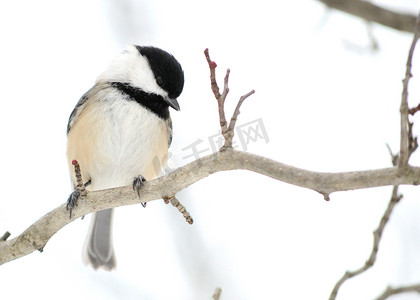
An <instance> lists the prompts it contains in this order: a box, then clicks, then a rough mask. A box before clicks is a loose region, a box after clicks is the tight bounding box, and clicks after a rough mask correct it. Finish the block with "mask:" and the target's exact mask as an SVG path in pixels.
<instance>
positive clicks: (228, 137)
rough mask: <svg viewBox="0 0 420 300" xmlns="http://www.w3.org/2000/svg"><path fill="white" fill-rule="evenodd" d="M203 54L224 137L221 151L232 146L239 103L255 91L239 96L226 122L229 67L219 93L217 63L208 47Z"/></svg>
mask: <svg viewBox="0 0 420 300" xmlns="http://www.w3.org/2000/svg"><path fill="white" fill-rule="evenodd" d="M204 55H205V56H206V59H207V63H208V65H209V69H210V84H211V90H212V91H213V94H214V97H215V98H216V100H217V104H218V107H219V121H220V127H221V129H222V135H223V138H224V139H225V143H224V145H223V146H222V148H221V149H220V150H221V151H223V150H224V149H226V148H232V140H233V136H234V130H235V125H236V121H237V119H238V115H239V113H240V108H241V105H242V103H243V102H244V101H245V99H247V98H248V97H249V96H251V95H252V94H254V93H255V90H252V91H250V92H249V93H247V94H245V95H243V96H241V97H240V99H239V101H238V103H237V105H236V108H235V111H234V112H233V115H232V117H231V119H230V122H229V124H228V123H227V121H226V115H225V101H226V96H227V95H228V93H229V75H230V69H227V70H226V75H225V79H224V81H223V92H222V94H220V89H219V85H218V84H217V80H216V67H217V64H216V62H214V61H213V60H211V58H210V54H209V49H206V50H204Z"/></svg>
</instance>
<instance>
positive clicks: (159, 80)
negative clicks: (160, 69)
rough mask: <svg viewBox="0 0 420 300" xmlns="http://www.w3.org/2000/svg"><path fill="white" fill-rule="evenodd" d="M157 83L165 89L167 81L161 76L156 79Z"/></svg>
mask: <svg viewBox="0 0 420 300" xmlns="http://www.w3.org/2000/svg"><path fill="white" fill-rule="evenodd" d="M156 83H157V84H158V86H160V87H161V88H163V87H164V86H165V80H164V79H163V78H162V77H161V76H158V77H156Z"/></svg>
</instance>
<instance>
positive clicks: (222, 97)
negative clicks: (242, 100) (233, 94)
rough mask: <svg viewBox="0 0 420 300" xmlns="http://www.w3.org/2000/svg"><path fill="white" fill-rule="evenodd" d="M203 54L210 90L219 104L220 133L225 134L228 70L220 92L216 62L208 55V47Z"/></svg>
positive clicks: (226, 127)
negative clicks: (208, 74) (208, 73)
mask: <svg viewBox="0 0 420 300" xmlns="http://www.w3.org/2000/svg"><path fill="white" fill-rule="evenodd" d="M204 55H205V56H206V59H207V63H208V64H209V69H210V83H211V90H212V91H213V94H214V97H215V98H216V100H217V104H218V106H219V119H220V127H221V128H222V135H223V136H225V135H226V132H227V130H228V126H227V121H226V116H225V108H224V105H225V99H226V96H227V94H228V93H229V86H228V82H229V74H230V70H229V69H227V70H226V76H225V80H224V86H223V92H222V94H220V90H219V86H218V85H217V81H216V67H217V64H216V63H215V62H214V61H212V60H211V58H210V55H209V49H206V50H204Z"/></svg>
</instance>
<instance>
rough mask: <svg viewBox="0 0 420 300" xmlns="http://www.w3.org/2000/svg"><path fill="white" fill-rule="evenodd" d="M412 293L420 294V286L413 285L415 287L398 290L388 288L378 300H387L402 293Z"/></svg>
mask: <svg viewBox="0 0 420 300" xmlns="http://www.w3.org/2000/svg"><path fill="white" fill-rule="evenodd" d="M410 292H411V293H412V292H417V293H419V294H420V284H413V285H407V286H402V287H397V288H392V287H387V288H386V290H385V291H384V292H383V293H382V294H381V295H379V297H378V298H376V300H385V299H387V298H388V297H390V296H393V295H396V294H402V293H410Z"/></svg>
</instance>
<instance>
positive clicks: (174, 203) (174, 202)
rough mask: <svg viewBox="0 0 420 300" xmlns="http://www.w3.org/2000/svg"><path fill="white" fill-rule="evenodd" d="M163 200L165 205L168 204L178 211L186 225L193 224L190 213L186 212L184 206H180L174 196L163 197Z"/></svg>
mask: <svg viewBox="0 0 420 300" xmlns="http://www.w3.org/2000/svg"><path fill="white" fill-rule="evenodd" d="M163 200H164V201H165V203H166V204H168V203H169V202H170V203H171V204H172V206H173V207H175V208H176V209H178V211H179V212H180V213H181V214H182V215H183V216H184V218H185V221H187V223H188V224H192V223H194V220H193V218H192V217H191V215H190V213H189V212H188V211H187V209H186V208H185V207H184V205H182V204H181V202H179V201H178V199H177V198H176V197H175V196H172V197H163Z"/></svg>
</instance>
